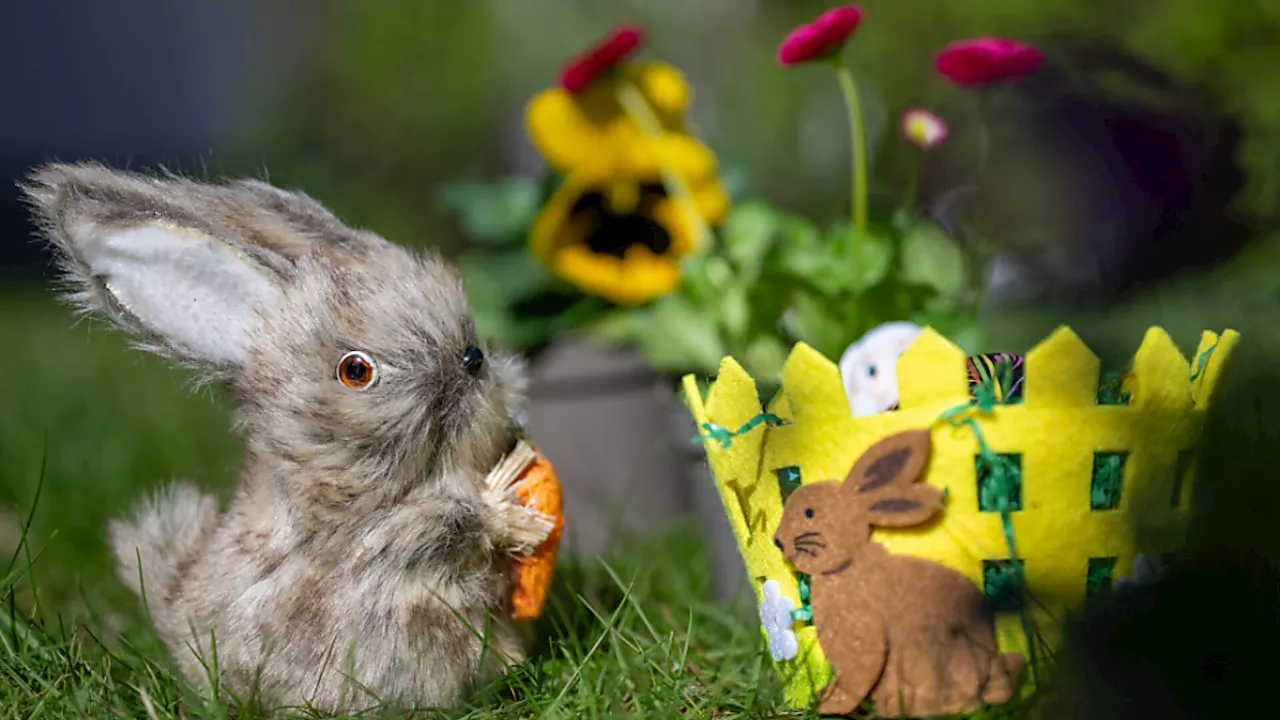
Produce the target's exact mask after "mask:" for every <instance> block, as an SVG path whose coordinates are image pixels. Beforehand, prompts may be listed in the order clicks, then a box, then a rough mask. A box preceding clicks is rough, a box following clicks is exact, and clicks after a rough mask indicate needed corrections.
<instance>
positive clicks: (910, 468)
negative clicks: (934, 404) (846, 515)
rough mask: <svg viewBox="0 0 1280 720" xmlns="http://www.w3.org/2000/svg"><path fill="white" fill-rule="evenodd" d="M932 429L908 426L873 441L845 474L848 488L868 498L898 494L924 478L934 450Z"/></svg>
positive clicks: (846, 487) (845, 482)
mask: <svg viewBox="0 0 1280 720" xmlns="http://www.w3.org/2000/svg"><path fill="white" fill-rule="evenodd" d="M932 447H933V445H932V442H931V441H930V439H929V431H928V430H908V431H906V432H900V433H898V434H897V435H890V436H889V437H887V438H885V439H883V440H881V441H880V442H878V443H876V444H875V445H872V446H871V448H870V449H869V450H867V451H866V452H865V453H863V454H862V457H860V458H858V461H857V462H856V463H854V465H853V469H852V470H850V471H849V475H848V477H846V478H845V481H844V487H845V489H846V491H849V492H853V493H855V494H857V495H859V496H862V497H865V498H867V499H872V498H873V497H874V499H876V500H878V499H879V498H880V496H882V495H883V496H889V495H897V494H898V492H899V491H900V490H901V489H903V488H906V487H909V486H910V485H911V484H912V483H914V482H915V481H917V480H919V479H920V475H921V473H922V472H923V471H924V468H925V465H927V464H928V463H929V453H930V451H931V450H932Z"/></svg>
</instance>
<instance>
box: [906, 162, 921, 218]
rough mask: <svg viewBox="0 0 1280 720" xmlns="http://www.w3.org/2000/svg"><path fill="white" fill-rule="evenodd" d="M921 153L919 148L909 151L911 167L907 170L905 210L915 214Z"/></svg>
mask: <svg viewBox="0 0 1280 720" xmlns="http://www.w3.org/2000/svg"><path fill="white" fill-rule="evenodd" d="M921 155H923V153H921V152H920V151H919V150H915V151H914V152H912V153H911V167H910V169H908V170H907V194H906V198H905V204H906V208H907V210H908V211H909V212H910V213H911V214H912V215H915V213H916V195H918V194H919V184H920V156H921Z"/></svg>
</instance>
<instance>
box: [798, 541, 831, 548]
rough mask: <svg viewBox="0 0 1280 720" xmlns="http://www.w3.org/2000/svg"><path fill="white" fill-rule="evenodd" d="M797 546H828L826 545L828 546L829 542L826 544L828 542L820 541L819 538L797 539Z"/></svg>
mask: <svg viewBox="0 0 1280 720" xmlns="http://www.w3.org/2000/svg"><path fill="white" fill-rule="evenodd" d="M795 546H796V547H816V548H826V547H827V544H826V543H824V542H818V541H817V540H797V541H796V542H795Z"/></svg>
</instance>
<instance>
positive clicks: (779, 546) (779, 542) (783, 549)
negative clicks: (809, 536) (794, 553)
mask: <svg viewBox="0 0 1280 720" xmlns="http://www.w3.org/2000/svg"><path fill="white" fill-rule="evenodd" d="M773 544H774V545H777V546H778V549H779V550H781V551H783V552H786V551H787V546H786V545H783V544H782V541H781V540H779V539H778V538H774V539H773Z"/></svg>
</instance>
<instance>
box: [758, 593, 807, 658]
mask: <svg viewBox="0 0 1280 720" xmlns="http://www.w3.org/2000/svg"><path fill="white" fill-rule="evenodd" d="M762 589H763V590H764V600H762V601H760V624H761V625H763V626H764V631H765V632H766V633H768V634H769V654H770V655H772V656H773V659H774V660H775V661H782V660H790V659H792V658H794V657H795V656H796V653H798V652H800V643H799V641H797V640H796V633H795V631H794V630H792V629H791V622H792V621H791V611H792V610H794V609H795V607H796V606H795V603H793V602H792V601H791V598H789V597H786V596H785V595H783V594H782V586H780V585H778V581H777V580H766V581H765V583H764V587H763V588H762Z"/></svg>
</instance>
